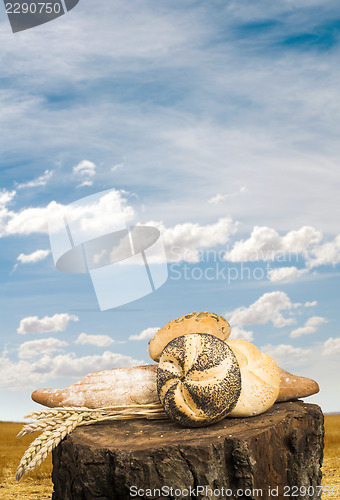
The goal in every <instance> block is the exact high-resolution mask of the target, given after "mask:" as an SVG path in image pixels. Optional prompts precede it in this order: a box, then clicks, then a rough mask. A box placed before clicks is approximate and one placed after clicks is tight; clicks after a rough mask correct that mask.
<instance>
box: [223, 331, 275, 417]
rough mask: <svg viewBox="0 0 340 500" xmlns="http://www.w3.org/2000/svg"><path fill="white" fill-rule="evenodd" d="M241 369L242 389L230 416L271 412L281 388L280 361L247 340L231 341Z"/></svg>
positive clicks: (230, 345) (247, 415)
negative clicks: (278, 362) (270, 409)
mask: <svg viewBox="0 0 340 500" xmlns="http://www.w3.org/2000/svg"><path fill="white" fill-rule="evenodd" d="M227 344H228V345H229V347H231V349H232V350H233V352H234V354H235V356H236V358H237V361H238V363H239V366H240V370H241V379H242V390H241V394H240V397H239V399H238V401H237V404H236V406H235V408H234V409H233V410H232V411H231V412H230V413H229V415H228V416H230V417H252V416H254V415H260V414H261V413H264V412H265V411H267V410H268V409H269V408H270V407H271V406H272V405H273V404H274V403H275V401H276V399H277V397H278V395H279V391H280V371H279V367H278V366H277V364H276V362H275V361H274V359H273V358H271V357H270V356H268V354H265V353H263V352H262V351H260V349H258V348H257V347H255V346H254V344H252V343H251V342H247V341H246V340H239V339H233V340H228V342H227Z"/></svg>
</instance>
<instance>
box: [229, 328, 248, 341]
mask: <svg viewBox="0 0 340 500" xmlns="http://www.w3.org/2000/svg"><path fill="white" fill-rule="evenodd" d="M230 339H241V340H248V341H249V342H251V341H252V340H253V339H254V335H253V332H252V331H250V330H244V329H243V328H240V327H239V326H233V327H232V329H231V335H230Z"/></svg>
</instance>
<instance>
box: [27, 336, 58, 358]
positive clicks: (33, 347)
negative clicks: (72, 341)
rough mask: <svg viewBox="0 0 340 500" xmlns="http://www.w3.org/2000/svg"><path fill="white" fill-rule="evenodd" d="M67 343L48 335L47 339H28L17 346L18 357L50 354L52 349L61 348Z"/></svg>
mask: <svg viewBox="0 0 340 500" xmlns="http://www.w3.org/2000/svg"><path fill="white" fill-rule="evenodd" d="M67 345H68V343H67V342H65V341H63V340H59V339H55V338H53V337H50V338H48V339H39V340H29V341H28V342H24V343H23V344H21V345H20V346H19V349H18V357H19V358H20V359H31V358H34V357H35V356H37V355H40V356H41V355H42V354H50V353H52V352H54V351H58V350H61V349H62V348H63V347H65V346H67Z"/></svg>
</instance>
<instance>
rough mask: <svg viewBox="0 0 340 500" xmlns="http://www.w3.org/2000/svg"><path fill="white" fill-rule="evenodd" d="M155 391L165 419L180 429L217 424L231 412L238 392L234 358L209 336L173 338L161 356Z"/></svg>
mask: <svg viewBox="0 0 340 500" xmlns="http://www.w3.org/2000/svg"><path fill="white" fill-rule="evenodd" d="M157 391H158V396H159V399H160V402H161V403H162V406H163V408H164V410H165V412H166V413H167V415H168V416H169V417H170V418H172V419H173V420H176V421H177V422H179V423H180V424H181V425H183V426H185V427H200V426H204V425H209V424H212V423H213V422H217V421H218V420H221V419H222V418H224V417H225V416H226V415H227V413H229V412H230V411H231V410H232V409H233V408H234V406H235V405H236V402H237V400H238V398H239V395H240V392H241V374H240V368H239V365H238V362H237V359H236V356H235V355H234V353H233V351H232V350H231V349H230V347H229V346H228V345H227V344H226V343H225V342H223V341H222V340H220V339H219V338H217V337H215V336H214V335H211V334H206V333H192V334H188V335H182V336H180V337H176V338H175V339H173V340H172V341H171V342H169V343H168V344H167V346H166V347H165V348H164V350H163V352H162V354H161V358H160V360H159V365H158V369H157Z"/></svg>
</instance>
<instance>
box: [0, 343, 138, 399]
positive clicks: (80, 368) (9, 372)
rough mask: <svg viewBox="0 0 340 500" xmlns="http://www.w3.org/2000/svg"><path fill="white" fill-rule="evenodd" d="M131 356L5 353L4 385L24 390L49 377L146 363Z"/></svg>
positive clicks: (0, 366)
mask: <svg viewBox="0 0 340 500" xmlns="http://www.w3.org/2000/svg"><path fill="white" fill-rule="evenodd" d="M144 363H145V362H144V361H141V360H137V359H134V358H132V357H131V356H125V355H123V354H119V353H114V352H110V351H105V352H104V353H103V354H101V355H93V356H83V357H80V358H77V357H76V356H75V354H72V353H68V354H59V355H57V356H55V357H51V356H49V355H47V354H46V355H44V356H42V357H39V358H38V359H37V360H36V361H33V362H32V361H26V360H23V359H21V360H19V361H12V360H10V359H9V358H8V357H7V356H6V355H5V354H3V355H2V357H1V358H0V388H2V389H6V390H23V389H25V388H29V389H30V390H32V388H37V387H42V385H43V384H45V383H46V382H47V381H49V380H51V379H56V378H60V377H61V378H64V377H77V378H81V377H83V376H85V375H86V374H88V373H90V372H93V371H98V370H109V369H111V368H127V367H132V366H137V365H142V364H144Z"/></svg>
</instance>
